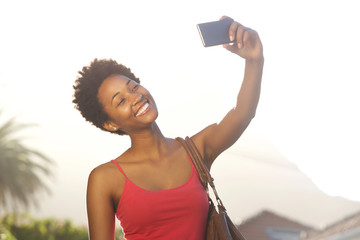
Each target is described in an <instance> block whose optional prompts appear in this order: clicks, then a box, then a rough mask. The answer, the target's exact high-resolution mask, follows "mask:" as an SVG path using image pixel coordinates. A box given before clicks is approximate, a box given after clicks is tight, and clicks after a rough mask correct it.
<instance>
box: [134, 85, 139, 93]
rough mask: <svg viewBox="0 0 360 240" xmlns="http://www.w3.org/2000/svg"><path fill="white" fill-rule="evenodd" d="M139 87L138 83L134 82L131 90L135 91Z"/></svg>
mask: <svg viewBox="0 0 360 240" xmlns="http://www.w3.org/2000/svg"><path fill="white" fill-rule="evenodd" d="M138 87H139V84H137V83H135V85H134V87H133V90H134V91H135V90H136V89H137V88H138Z"/></svg>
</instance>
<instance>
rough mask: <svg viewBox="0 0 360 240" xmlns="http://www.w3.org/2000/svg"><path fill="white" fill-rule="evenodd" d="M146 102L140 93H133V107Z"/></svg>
mask: <svg viewBox="0 0 360 240" xmlns="http://www.w3.org/2000/svg"><path fill="white" fill-rule="evenodd" d="M143 100H144V96H143V95H142V94H140V93H133V105H134V106H135V105H137V104H138V103H140V102H142V101H143Z"/></svg>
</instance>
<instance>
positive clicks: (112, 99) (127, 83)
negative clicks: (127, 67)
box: [111, 79, 131, 104]
mask: <svg viewBox="0 0 360 240" xmlns="http://www.w3.org/2000/svg"><path fill="white" fill-rule="evenodd" d="M130 81H131V79H129V80H128V81H127V82H126V86H128V85H129V83H130ZM119 94H120V92H116V93H115V94H114V96H113V97H112V98H111V104H112V102H113V101H114V98H116V96H117V95H119Z"/></svg>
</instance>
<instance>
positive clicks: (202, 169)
mask: <svg viewBox="0 0 360 240" xmlns="http://www.w3.org/2000/svg"><path fill="white" fill-rule="evenodd" d="M176 140H178V141H179V142H180V143H181V144H182V145H183V146H184V148H185V149H186V151H187V153H188V154H189V155H190V158H191V159H192V161H193V163H194V166H195V168H196V170H197V172H198V175H199V179H200V182H201V184H202V185H203V186H204V188H205V189H206V191H207V194H208V198H209V203H210V207H209V216H208V222H207V228H206V240H245V238H244V236H243V235H242V234H241V233H240V231H239V229H238V228H237V227H236V226H235V224H234V223H233V222H232V221H231V219H230V218H229V216H228V215H227V212H226V209H225V207H224V205H223V203H222V201H221V200H220V197H219V195H218V193H217V191H216V188H215V185H214V179H213V178H212V177H211V175H210V172H209V169H208V167H207V166H206V164H205V162H204V160H203V158H202V157H201V155H200V153H199V150H198V149H197V148H196V146H195V144H194V143H193V141H192V140H191V138H189V137H186V138H185V140H184V139H182V138H179V137H178V138H176ZM208 184H209V185H210V186H211V188H212V189H213V191H214V196H215V197H216V202H217V209H216V207H215V205H214V203H213V201H212V199H211V197H210V195H209V192H208Z"/></svg>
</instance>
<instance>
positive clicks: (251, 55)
mask: <svg viewBox="0 0 360 240" xmlns="http://www.w3.org/2000/svg"><path fill="white" fill-rule="evenodd" d="M229 37H230V40H232V39H235V43H234V44H231V45H224V48H226V49H227V50H229V51H230V52H232V53H234V54H237V55H239V56H240V57H242V58H244V59H245V72H244V78H243V82H242V85H241V88H240V91H239V93H238V96H237V101H236V106H235V107H234V108H233V109H232V110H230V111H229V113H228V114H227V115H226V116H225V117H224V118H223V120H222V121H221V122H220V123H218V124H212V125H210V126H208V127H207V128H205V129H204V130H202V131H201V132H199V133H198V134H196V135H195V136H193V140H194V141H195V143H196V144H197V146H198V148H199V149H200V151H201V152H202V154H203V155H204V156H205V157H206V158H207V159H208V160H209V161H210V164H211V163H212V162H213V161H214V159H215V158H216V157H217V156H218V155H219V154H220V153H222V152H223V151H224V150H226V149H227V148H229V147H230V146H231V145H233V144H234V143H235V142H236V141H237V140H238V139H239V137H240V136H241V134H242V133H243V132H244V131H245V129H246V128H247V126H248V125H249V123H250V122H251V120H252V118H253V117H254V116H255V113H256V108H257V105H258V102H259V97H260V88H261V77H262V70H263V65H264V56H263V47H262V43H261V41H260V38H259V35H258V34H257V32H256V31H254V30H252V29H250V28H247V27H245V26H243V25H241V24H240V23H238V22H235V21H234V22H233V23H232V25H231V27H230V30H229Z"/></svg>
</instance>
